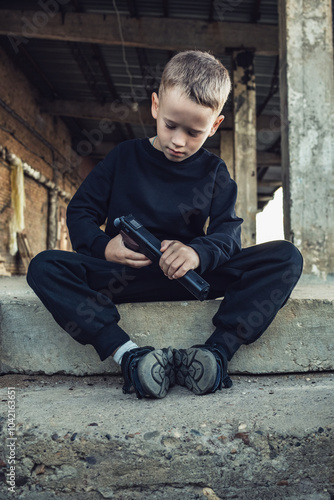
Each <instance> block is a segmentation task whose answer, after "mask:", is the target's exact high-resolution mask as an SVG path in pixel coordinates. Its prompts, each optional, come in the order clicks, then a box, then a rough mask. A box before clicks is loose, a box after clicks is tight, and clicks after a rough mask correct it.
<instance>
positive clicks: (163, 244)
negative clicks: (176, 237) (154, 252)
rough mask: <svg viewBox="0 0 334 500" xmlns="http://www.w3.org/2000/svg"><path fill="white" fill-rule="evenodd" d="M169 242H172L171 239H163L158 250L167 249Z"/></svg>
mask: <svg viewBox="0 0 334 500" xmlns="http://www.w3.org/2000/svg"><path fill="white" fill-rule="evenodd" d="M171 243H174V241H173V240H163V241H162V242H161V247H160V252H164V251H165V250H167V248H168V247H169V245H170V244H171Z"/></svg>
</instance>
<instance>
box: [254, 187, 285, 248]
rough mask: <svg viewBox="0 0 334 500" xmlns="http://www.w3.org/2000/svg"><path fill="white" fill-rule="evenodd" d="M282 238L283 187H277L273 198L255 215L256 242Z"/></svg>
mask: <svg viewBox="0 0 334 500" xmlns="http://www.w3.org/2000/svg"><path fill="white" fill-rule="evenodd" d="M283 239H284V230H283V189H282V188H279V189H277V191H276V192H275V194H274V199H273V200H271V201H270V202H269V203H268V205H266V207H265V208H264V209H263V211H262V212H259V213H258V214H257V216H256V243H257V244H259V243H264V242H266V241H272V240H283Z"/></svg>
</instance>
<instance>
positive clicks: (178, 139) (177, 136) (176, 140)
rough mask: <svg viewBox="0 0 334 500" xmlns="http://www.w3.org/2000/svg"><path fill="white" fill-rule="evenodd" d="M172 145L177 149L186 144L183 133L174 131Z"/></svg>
mask: <svg viewBox="0 0 334 500" xmlns="http://www.w3.org/2000/svg"><path fill="white" fill-rule="evenodd" d="M172 143H173V144H174V146H177V147H179V148H180V147H182V146H185V144H186V137H185V133H184V132H182V131H181V130H175V132H174V134H173V138H172Z"/></svg>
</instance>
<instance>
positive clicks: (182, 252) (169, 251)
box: [159, 240, 200, 279]
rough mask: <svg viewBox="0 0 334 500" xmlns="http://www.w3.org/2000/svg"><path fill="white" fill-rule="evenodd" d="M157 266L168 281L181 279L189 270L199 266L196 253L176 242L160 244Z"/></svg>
mask: <svg viewBox="0 0 334 500" xmlns="http://www.w3.org/2000/svg"><path fill="white" fill-rule="evenodd" d="M160 251H161V252H162V253H163V255H162V256H161V258H160V261H159V266H160V267H161V269H162V270H163V272H164V274H165V276H167V277H168V278H169V279H177V278H181V277H182V276H184V275H185V274H186V272H188V271H189V270H190V269H196V268H197V267H198V266H199V265H200V259H199V255H198V253H197V252H196V251H195V250H194V249H193V248H191V247H188V246H187V245H184V244H183V243H181V242H180V241H177V240H164V241H163V242H162V243H161V248H160Z"/></svg>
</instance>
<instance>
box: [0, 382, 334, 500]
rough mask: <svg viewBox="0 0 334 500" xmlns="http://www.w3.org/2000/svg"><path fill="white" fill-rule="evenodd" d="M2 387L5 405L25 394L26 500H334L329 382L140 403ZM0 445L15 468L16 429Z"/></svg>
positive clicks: (56, 387) (241, 387) (72, 386)
mask: <svg viewBox="0 0 334 500" xmlns="http://www.w3.org/2000/svg"><path fill="white" fill-rule="evenodd" d="M0 384H1V386H2V387H3V389H0V396H1V400H2V402H3V403H2V404H3V405H4V407H7V403H6V400H7V399H8V390H7V387H15V402H16V407H17V412H16V429H15V437H16V438H17V439H16V441H15V448H14V453H15V459H16V464H15V481H16V489H15V494H14V495H12V496H13V497H15V498H17V499H19V500H21V499H22V500H32V499H37V500H52V499H54V500H56V499H57V500H64V499H69V500H71V499H72V500H74V499H75V500H81V499H82V498H85V499H87V500H102V499H103V498H111V499H117V500H143V499H150V500H194V499H195V498H197V499H200V500H208V499H211V500H223V499H224V500H227V499H232V498H234V499H235V498H237V499H238V500H259V499H261V500H272V499H274V498H275V499H282V500H283V499H284V500H330V499H332V498H333V495H334V468H333V465H334V463H333V449H334V448H333V437H334V427H333V403H332V402H333V398H332V396H333V375H330V374H328V373H326V374H311V375H309V374H307V375H289V376H287V375H284V376H270V377H268V376H262V377H249V376H247V377H242V376H241V377H235V379H234V385H233V387H232V388H231V389H228V390H222V391H219V392H217V393H215V394H210V395H207V396H203V397H200V396H194V395H193V394H192V393H191V392H189V391H187V390H186V389H185V388H183V387H179V386H176V387H174V388H172V389H171V390H170V391H169V393H168V395H167V397H166V398H165V399H163V400H149V399H146V400H140V401H139V400H137V399H136V397H135V395H133V394H131V395H124V394H122V391H121V379H120V377H101V376H97V377H89V378H79V377H64V376H63V377H59V376H58V377H54V376H53V377H45V376H37V377H32V378H29V379H28V380H27V377H26V376H18V375H7V376H3V377H0ZM6 413H7V410H6ZM1 442H2V443H3V444H4V446H3V448H2V450H3V451H2V452H0V459H1V463H2V465H3V466H4V464H7V465H9V464H8V461H9V453H10V451H9V448H8V447H7V446H6V445H7V444H8V442H9V441H8V425H7V420H6V419H3V433H2V437H1ZM0 470H1V469H0ZM6 477H7V476H6V468H5V466H4V468H3V476H2V480H3V481H4V480H6ZM3 481H2V482H1V483H0V499H7V498H10V495H9V494H8V491H7V485H6V484H5V482H3Z"/></svg>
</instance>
